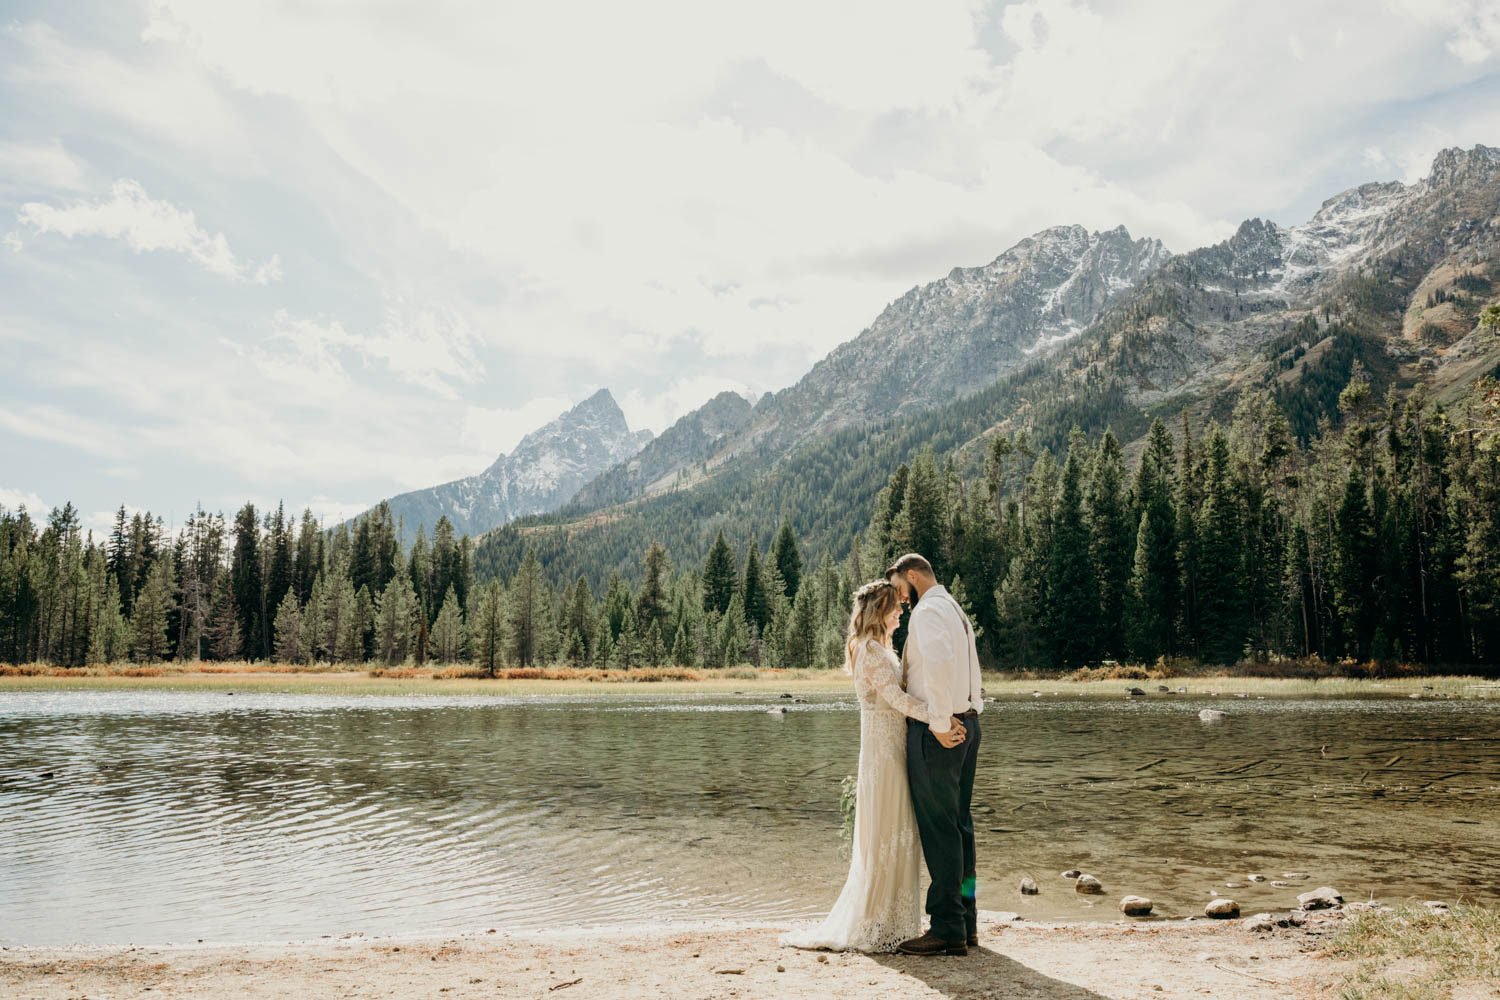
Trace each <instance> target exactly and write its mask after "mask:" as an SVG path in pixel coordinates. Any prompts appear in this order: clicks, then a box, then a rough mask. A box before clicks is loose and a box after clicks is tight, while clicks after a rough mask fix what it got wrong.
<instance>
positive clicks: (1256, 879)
mask: <svg viewBox="0 0 1500 1000" xmlns="http://www.w3.org/2000/svg"><path fill="white" fill-rule="evenodd" d="M1245 877H1246V878H1247V879H1249V880H1250V881H1252V882H1264V881H1265V880H1266V877H1265V876H1264V875H1246V876H1245Z"/></svg>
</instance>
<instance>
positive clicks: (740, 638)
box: [718, 594, 750, 667]
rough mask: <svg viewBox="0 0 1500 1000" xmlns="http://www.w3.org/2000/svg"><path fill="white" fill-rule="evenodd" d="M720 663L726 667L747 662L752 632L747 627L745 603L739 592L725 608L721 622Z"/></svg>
mask: <svg viewBox="0 0 1500 1000" xmlns="http://www.w3.org/2000/svg"><path fill="white" fill-rule="evenodd" d="M718 646H719V663H720V664H722V665H723V666H726V667H733V666H737V665H739V664H741V663H743V662H745V652H746V650H747V649H748V648H749V646H750V634H749V631H748V630H747V629H746V627H745V605H744V603H743V602H741V601H740V596H739V595H738V594H736V595H734V598H733V599H732V600H731V601H730V602H729V607H727V608H725V609H724V617H723V619H722V620H721V621H720V622H719V642H718Z"/></svg>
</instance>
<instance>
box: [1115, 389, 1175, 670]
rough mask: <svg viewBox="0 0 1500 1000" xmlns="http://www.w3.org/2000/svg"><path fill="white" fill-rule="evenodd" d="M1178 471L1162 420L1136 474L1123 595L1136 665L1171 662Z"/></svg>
mask: <svg viewBox="0 0 1500 1000" xmlns="http://www.w3.org/2000/svg"><path fill="white" fill-rule="evenodd" d="M1175 465H1176V457H1175V455H1174V454H1173V449H1172V438H1171V435H1170V434H1169V433H1168V431H1167V427H1166V425H1165V424H1164V423H1162V422H1161V420H1159V419H1158V420H1155V421H1153V422H1152V424H1151V430H1150V431H1149V432H1148V433H1147V436H1146V448H1145V450H1144V451H1143V452H1142V453H1141V464H1140V468H1139V470H1138V471H1137V473H1136V480H1135V490H1134V499H1135V505H1136V507H1137V509H1138V510H1139V512H1140V522H1139V527H1138V528H1137V530H1136V536H1135V553H1134V557H1133V559H1132V563H1131V577H1130V583H1129V585H1128V587H1127V588H1126V593H1125V620H1126V633H1127V634H1126V640H1127V647H1128V649H1129V651H1130V654H1131V655H1132V656H1133V657H1135V658H1136V659H1137V660H1144V661H1146V662H1148V663H1149V662H1153V661H1155V660H1156V659H1157V658H1158V657H1161V656H1170V655H1172V654H1173V652H1174V651H1175V646H1174V643H1173V639H1174V635H1175V625H1176V621H1177V602H1178V587H1177V584H1178V566H1177V541H1176V535H1175V531H1174V528H1175V526H1176V511H1174V510H1173V507H1172V476H1173V470H1174V468H1175Z"/></svg>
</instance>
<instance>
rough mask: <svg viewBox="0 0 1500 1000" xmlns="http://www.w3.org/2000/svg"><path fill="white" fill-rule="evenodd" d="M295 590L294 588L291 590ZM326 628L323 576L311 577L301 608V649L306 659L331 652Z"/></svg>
mask: <svg viewBox="0 0 1500 1000" xmlns="http://www.w3.org/2000/svg"><path fill="white" fill-rule="evenodd" d="M293 589H295V588H293ZM332 646H333V643H332V642H331V640H330V633H329V628H328V597H327V594H326V593H325V588H324V586H323V574H322V573H318V574H317V575H316V576H314V577H313V581H312V587H311V588H309V590H308V595H307V602H306V603H305V604H303V606H302V649H303V651H304V652H305V654H306V657H307V659H309V660H317V658H318V657H319V656H322V655H324V654H327V653H331V652H332V648H331V647H332Z"/></svg>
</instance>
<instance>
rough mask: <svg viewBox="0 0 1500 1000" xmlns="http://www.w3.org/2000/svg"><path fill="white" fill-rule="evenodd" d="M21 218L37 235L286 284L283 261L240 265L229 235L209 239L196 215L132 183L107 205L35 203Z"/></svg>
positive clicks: (115, 188)
mask: <svg viewBox="0 0 1500 1000" xmlns="http://www.w3.org/2000/svg"><path fill="white" fill-rule="evenodd" d="M16 218H17V220H18V221H19V222H21V223H22V224H23V225H25V226H29V227H30V228H31V230H32V232H34V233H37V234H43V233H57V234H59V235H61V236H63V237H64V238H66V239H70V240H71V239H72V238H73V237H75V236H104V237H107V238H110V239H117V240H123V241H124V242H125V244H126V246H128V247H130V249H132V250H134V251H135V252H136V253H142V252H145V251H147V250H167V251H171V252H174V253H180V254H183V255H185V256H187V257H188V258H189V259H190V260H192V261H193V262H195V263H196V264H198V265H199V266H200V267H202V268H203V269H204V270H206V271H209V272H210V273H213V274H217V275H219V276H220V277H224V278H229V279H231V280H234V281H253V282H255V283H257V284H262V285H263V284H266V283H267V282H268V281H275V280H279V279H280V278H281V260H280V258H279V257H272V259H271V260H270V261H268V262H267V263H266V264H263V265H260V266H259V267H252V266H251V265H249V264H246V263H242V262H240V261H239V260H237V259H236V258H235V256H234V253H233V252H231V251H230V249H229V241H228V240H227V239H225V238H224V234H223V233H213V234H210V233H208V232H207V231H206V230H204V229H202V228H200V227H199V226H198V223H197V221H196V220H195V219H194V217H193V213H192V212H190V211H184V210H183V209H180V208H178V207H176V206H175V205H173V204H171V203H170V202H166V201H159V200H157V199H154V198H151V197H150V196H149V195H147V194H146V190H145V188H143V187H142V186H141V185H140V184H139V183H138V182H136V181H133V180H129V179H121V180H117V181H115V183H114V184H113V185H112V186H111V187H110V197H109V199H108V200H107V201H93V202H90V201H85V200H81V199H80V200H75V201H74V202H72V203H71V204H69V205H68V206H67V207H65V208H56V207H54V206H52V205H44V204H42V203H40V202H34V201H32V202H27V203H26V204H24V205H22V206H21V211H20V212H19V213H17V215H16Z"/></svg>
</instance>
